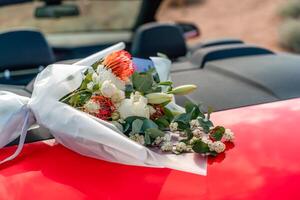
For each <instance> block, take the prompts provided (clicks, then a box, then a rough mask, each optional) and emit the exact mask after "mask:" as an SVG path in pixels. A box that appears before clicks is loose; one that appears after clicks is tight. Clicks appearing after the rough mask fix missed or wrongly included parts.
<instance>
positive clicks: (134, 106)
mask: <svg viewBox="0 0 300 200" xmlns="http://www.w3.org/2000/svg"><path fill="white" fill-rule="evenodd" d="M118 111H119V113H120V116H121V118H122V119H126V118H127V117H130V116H138V117H145V118H148V119H149V118H150V111H149V107H148V105H147V99H146V98H145V97H144V96H142V95H140V94H139V93H137V92H136V93H135V94H132V95H131V97H130V99H124V100H122V101H121V103H120V106H119V107H118Z"/></svg>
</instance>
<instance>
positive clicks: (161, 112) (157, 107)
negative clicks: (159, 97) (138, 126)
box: [150, 105, 165, 120]
mask: <svg viewBox="0 0 300 200" xmlns="http://www.w3.org/2000/svg"><path fill="white" fill-rule="evenodd" d="M152 107H153V108H154V109H155V113H153V114H152V115H151V116H150V119H152V120H156V119H158V118H160V117H162V116H164V115H165V111H164V109H163V107H162V106H161V105H152Z"/></svg>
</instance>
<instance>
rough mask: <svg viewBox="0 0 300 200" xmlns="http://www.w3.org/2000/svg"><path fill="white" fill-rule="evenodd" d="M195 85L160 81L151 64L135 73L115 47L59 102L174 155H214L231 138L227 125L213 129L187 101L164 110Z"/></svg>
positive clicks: (127, 59)
mask: <svg viewBox="0 0 300 200" xmlns="http://www.w3.org/2000/svg"><path fill="white" fill-rule="evenodd" d="M195 89H196V86H195V85H182V86H179V87H175V88H174V87H173V84H172V82H171V81H160V79H159V76H158V74H157V72H156V70H155V68H150V69H149V70H148V71H146V72H137V71H136V70H135V67H134V64H133V62H132V58H131V55H130V54H129V53H128V52H126V51H125V50H119V51H114V52H112V53H110V54H109V55H107V56H106V57H104V58H102V59H100V60H98V61H97V62H95V63H93V64H92V65H91V66H90V67H89V68H88V69H87V70H86V71H85V72H84V76H83V80H82V83H81V85H80V86H79V88H78V89H76V90H75V91H73V92H71V93H70V94H68V95H66V96H65V97H63V98H62V99H61V101H62V102H64V103H66V104H69V105H71V106H73V107H75V108H77V109H79V110H81V111H83V112H86V113H88V114H90V115H92V116H94V117H97V118H99V119H101V120H105V121H109V122H111V123H112V124H113V125H115V126H116V127H117V128H118V129H119V130H120V132H122V133H124V134H125V135H126V136H128V137H129V138H130V139H132V140H134V141H135V142H137V143H139V144H141V145H145V146H147V147H157V148H159V149H160V150H161V151H163V152H172V153H175V154H180V153H184V152H196V153H201V154H208V155H217V154H218V153H221V152H223V151H224V150H225V148H226V145H225V143H223V141H225V142H226V141H228V142H232V141H233V139H234V135H233V133H232V132H231V131H230V129H225V128H224V127H222V126H216V127H214V126H213V123H212V122H211V121H210V111H209V112H208V113H207V115H205V114H204V113H203V112H202V111H201V110H200V106H199V105H197V104H194V103H192V102H186V104H185V111H184V112H182V113H180V112H178V111H176V110H171V109H169V108H168V104H169V103H170V102H172V100H173V95H185V94H188V93H190V92H192V91H193V90H195ZM172 137H173V138H174V139H175V140H171V139H172Z"/></svg>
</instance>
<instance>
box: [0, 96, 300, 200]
mask: <svg viewBox="0 0 300 200" xmlns="http://www.w3.org/2000/svg"><path fill="white" fill-rule="evenodd" d="M212 118H213V121H215V125H218V124H223V125H224V126H226V127H229V128H231V129H232V130H233V131H234V132H235V135H236V140H235V145H232V147H231V148H230V149H229V150H227V151H226V152H225V153H224V154H221V155H219V156H218V157H216V158H209V159H208V169H207V170H208V172H207V173H208V175H207V176H199V175H195V174H190V173H184V172H180V171H176V170H170V169H157V168H156V169H155V168H144V167H133V166H126V165H120V164H113V163H108V162H105V161H101V160H96V159H92V158H87V157H84V156H81V155H78V154H76V153H74V152H72V151H70V150H68V149H66V148H65V147H63V146H61V145H49V144H47V143H45V142H36V143H32V144H27V145H25V147H24V149H23V151H22V153H21V155H19V156H18V157H17V158H16V159H15V160H13V161H11V162H8V163H6V164H4V165H2V166H0V199H3V200H10V199H56V200H58V199H64V200H66V199H70V200H75V199H76V200H77V199H166V200H170V199H172V200H176V199H178V200H182V199H231V200H234V199H244V200H247V199H249V200H250V199H255V200H259V199H272V200H276V199H300V187H299V186H300V150H299V146H300V142H299V141H300V131H299V124H300V99H292V100H287V101H281V102H274V103H268V104H263V105H257V106H250V107H244V108H239V109H233V110H227V111H222V112H217V113H214V114H213V115H212ZM15 148H16V147H8V148H5V149H3V150H1V151H0V157H1V158H4V157H5V156H8V155H10V154H11V153H12V152H13V151H14V150H15Z"/></svg>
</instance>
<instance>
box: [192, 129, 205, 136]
mask: <svg viewBox="0 0 300 200" xmlns="http://www.w3.org/2000/svg"><path fill="white" fill-rule="evenodd" d="M192 133H193V135H194V136H195V137H197V138H201V137H202V136H203V135H205V133H204V132H203V129H201V128H196V129H194V130H193V131H192Z"/></svg>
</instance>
